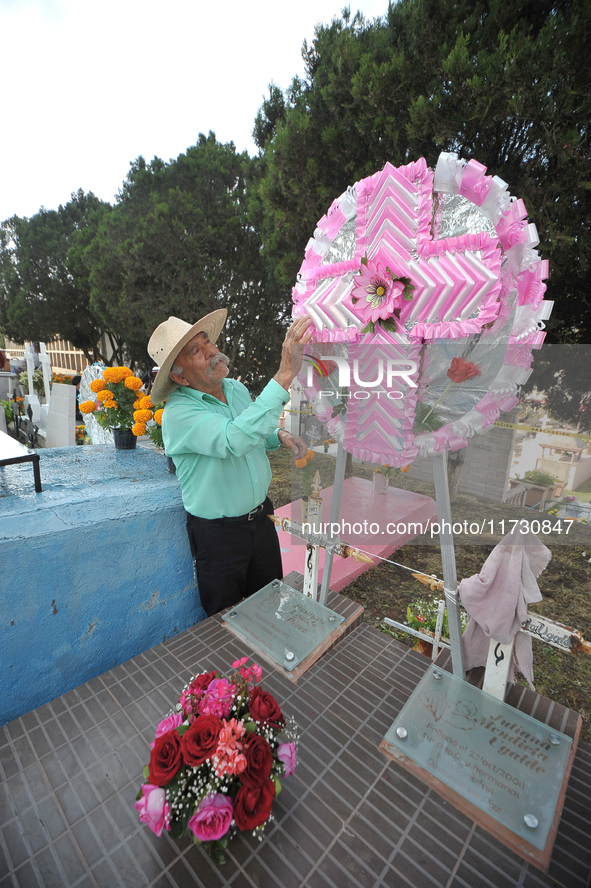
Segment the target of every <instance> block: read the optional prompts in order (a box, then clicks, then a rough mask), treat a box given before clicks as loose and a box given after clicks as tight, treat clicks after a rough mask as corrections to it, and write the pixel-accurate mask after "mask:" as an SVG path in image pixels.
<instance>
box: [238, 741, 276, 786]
mask: <svg viewBox="0 0 591 888" xmlns="http://www.w3.org/2000/svg"><path fill="white" fill-rule="evenodd" d="M242 752H243V753H244V755H245V757H246V768H245V769H244V771H241V772H240V779H241V780H242V782H243V783H244V785H245V786H249V787H251V788H254V787H255V786H261V784H262V783H264V782H265V780H267V779H268V778H269V777H270V775H271V768H272V767H273V755H272V754H271V747H270V746H269V744H268V743H267V741H266V740H265V738H264V737H261V736H260V734H249V735H248V736H247V738H246V740H245V741H244V743H243V744H242Z"/></svg>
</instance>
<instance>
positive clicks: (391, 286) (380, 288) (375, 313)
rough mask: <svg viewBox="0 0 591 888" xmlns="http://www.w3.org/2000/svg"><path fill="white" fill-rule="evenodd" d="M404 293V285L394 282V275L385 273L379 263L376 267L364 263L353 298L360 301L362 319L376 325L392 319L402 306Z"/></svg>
mask: <svg viewBox="0 0 591 888" xmlns="http://www.w3.org/2000/svg"><path fill="white" fill-rule="evenodd" d="M403 293H404V284H403V283H401V282H400V281H394V280H393V278H392V273H391V272H390V271H389V270H387V271H383V270H382V266H381V265H380V263H379V262H378V263H377V264H376V265H373V264H371V265H370V264H369V263H368V264H367V265H366V264H365V263H363V262H362V263H361V268H360V270H359V275H358V276H357V277H356V284H355V287H354V288H353V290H352V292H351V297H352V298H353V299H355V300H359V303H360V305H359V310H360V311H361V312H362V318H361V319H362V320H363V321H364V322H365V323H368V322H369V321H371V322H372V323H375V322H376V321H378V320H379V319H380V318H383V319H384V320H385V319H387V318H391V317H392V315H393V314H394V312H395V311H396V309H397V308H400V307H401V305H402V295H403Z"/></svg>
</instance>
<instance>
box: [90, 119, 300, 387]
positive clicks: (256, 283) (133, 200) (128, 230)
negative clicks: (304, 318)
mask: <svg viewBox="0 0 591 888" xmlns="http://www.w3.org/2000/svg"><path fill="white" fill-rule="evenodd" d="M254 163H255V161H251V159H250V158H249V157H248V155H247V154H246V153H244V154H238V153H237V152H236V150H235V148H234V145H233V144H232V143H229V144H226V145H223V144H220V143H219V142H217V141H216V138H215V135H214V134H213V133H209V135H208V136H207V137H206V136H204V135H200V136H199V140H198V142H197V144H196V145H194V146H192V147H191V148H189V149H188V150H187V152H186V153H185V154H180V155H179V156H178V157H177V158H176V160H171V161H170V162H169V163H165V162H164V161H162V160H160V159H159V158H154V160H153V161H152V162H151V163H146V161H145V160H144V159H143V158H141V157H140V158H138V159H137V160H136V161H135V162H134V163H133V164H132V165H131V169H130V171H129V174H128V176H127V179H126V181H125V182H124V184H123V187H122V189H121V192H120V194H119V198H118V201H117V204H116V205H115V206H114V207H112V208H111V209H110V211H109V212H108V213H106V214H105V215H104V216H103V218H102V220H101V223H100V226H99V228H98V231H97V233H96V236H95V237H94V238H93V239H92V241H91V242H90V243H88V244H86V245H85V246H84V249H83V250H82V257H83V261H84V262H85V264H86V267H87V269H88V273H89V277H90V281H91V287H92V291H91V305H92V307H93V310H94V311H96V312H97V314H99V315H100V317H101V318H102V319H103V321H104V323H105V324H107V325H108V327H109V328H110V329H112V330H113V331H115V332H116V334H117V335H118V336H119V337H120V338H121V339H122V340H124V341H125V343H126V348H127V349H128V353H129V356H130V357H131V360H132V361H133V362H137V363H138V364H140V365H143V366H146V365H147V364H148V362H149V360H150V359H149V357H148V355H147V352H146V346H147V343H148V339H149V337H150V335H151V333H152V331H153V330H154V328H155V327H156V326H157V324H159V323H161V322H162V321H163V320H165V319H166V318H167V317H168V316H169V315H176V316H178V317H181V318H183V319H186V320H188V321H191V320H192V319H197V318H198V317H200V316H201V315H203V314H206V313H207V312H209V311H213V310H214V309H215V308H222V307H225V308H227V309H228V322H227V324H226V327H225V328H224V331H223V333H222V337H221V339H220V342H219V344H220V347H222V348H223V349H225V350H226V352H227V353H228V355H229V357H230V359H231V362H232V367H233V373H235V374H236V375H238V376H239V377H240V378H241V379H243V380H244V381H245V382H246V383H247V384H249V385H251V386H253V388H254V390H257V389H258V388H260V387H261V385H262V384H263V382H264V381H265V380H266V379H267V378H268V376H269V374H270V371H271V370H272V369H273V368H274V365H275V363H276V360H277V354H278V351H279V343H280V341H281V339H282V332H281V330H282V320H283V318H284V316H285V314H286V309H285V301H284V300H282V299H281V298H280V297H279V296H278V295H276V293H275V292H274V291H273V289H271V288H270V287H269V285H268V275H267V272H266V266H265V262H264V260H263V257H262V256H261V241H260V237H259V235H258V233H257V231H256V230H255V229H254V227H253V225H252V223H251V219H250V217H249V211H248V199H247V178H248V176H249V175H251V167H252V166H253V164H254ZM275 290H276V288H275Z"/></svg>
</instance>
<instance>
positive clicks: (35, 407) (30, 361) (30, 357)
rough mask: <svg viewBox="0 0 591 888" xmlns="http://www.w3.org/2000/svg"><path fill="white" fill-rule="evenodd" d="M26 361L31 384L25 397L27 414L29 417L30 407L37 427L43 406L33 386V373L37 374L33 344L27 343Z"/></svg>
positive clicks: (28, 378)
mask: <svg viewBox="0 0 591 888" xmlns="http://www.w3.org/2000/svg"><path fill="white" fill-rule="evenodd" d="M25 361H26V364H27V380H28V384H29V394H28V395H25V414H26V415H27V416H28V415H29V406H30V407H31V410H32V411H33V416H32V419H33V422H35V423H37V425H38V424H39V423H40V421H41V404H40V402H39V398H38V397H37V395H36V394H35V387H34V384H33V373H34V372H35V350H34V349H33V344H32V343H31V342H25Z"/></svg>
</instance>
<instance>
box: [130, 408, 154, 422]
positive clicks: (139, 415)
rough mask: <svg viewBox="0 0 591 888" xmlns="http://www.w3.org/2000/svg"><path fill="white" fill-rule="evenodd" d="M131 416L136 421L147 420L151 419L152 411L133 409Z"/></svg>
mask: <svg viewBox="0 0 591 888" xmlns="http://www.w3.org/2000/svg"><path fill="white" fill-rule="evenodd" d="M133 418H134V419H135V421H136V422H148V421H149V420H150V419H152V411H151V410H135V411H134V414H133Z"/></svg>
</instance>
